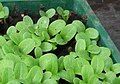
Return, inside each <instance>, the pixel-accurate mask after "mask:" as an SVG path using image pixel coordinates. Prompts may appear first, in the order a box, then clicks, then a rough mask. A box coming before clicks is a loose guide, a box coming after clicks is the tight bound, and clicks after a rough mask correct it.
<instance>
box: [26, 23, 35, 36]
mask: <svg viewBox="0 0 120 84" xmlns="http://www.w3.org/2000/svg"><path fill="white" fill-rule="evenodd" d="M35 27H36V26H35V25H31V26H29V27H28V31H29V32H30V33H32V34H33V33H34V32H35V30H36V29H35Z"/></svg>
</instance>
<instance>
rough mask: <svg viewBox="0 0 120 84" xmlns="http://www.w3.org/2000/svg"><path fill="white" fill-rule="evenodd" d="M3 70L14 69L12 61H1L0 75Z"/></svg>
mask: <svg viewBox="0 0 120 84" xmlns="http://www.w3.org/2000/svg"><path fill="white" fill-rule="evenodd" d="M5 68H11V69H12V70H13V68H14V62H13V61H12V60H6V59H3V60H1V61H0V74H1V73H2V72H3V71H4V69H5Z"/></svg>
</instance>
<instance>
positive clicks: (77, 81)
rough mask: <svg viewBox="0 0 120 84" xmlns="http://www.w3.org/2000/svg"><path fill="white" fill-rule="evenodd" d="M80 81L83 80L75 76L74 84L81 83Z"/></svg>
mask: <svg viewBox="0 0 120 84" xmlns="http://www.w3.org/2000/svg"><path fill="white" fill-rule="evenodd" d="M80 81H82V80H80V79H79V78H74V79H73V84H80Z"/></svg>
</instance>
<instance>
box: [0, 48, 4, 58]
mask: <svg viewBox="0 0 120 84" xmlns="http://www.w3.org/2000/svg"><path fill="white" fill-rule="evenodd" d="M4 56H5V55H4V52H3V50H2V49H1V48H0V60H1V59H3V58H4Z"/></svg>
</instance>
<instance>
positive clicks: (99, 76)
mask: <svg viewBox="0 0 120 84" xmlns="http://www.w3.org/2000/svg"><path fill="white" fill-rule="evenodd" d="M3 9H4V10H5V11H3ZM7 12H8V10H7V8H4V7H3V6H2V4H1V3H0V14H4V13H7ZM55 13H56V11H55V9H53V8H51V9H49V10H47V11H46V12H44V11H40V15H41V17H40V18H39V19H38V21H37V23H33V20H32V19H31V17H29V16H28V15H27V16H24V17H23V20H22V21H20V22H18V23H17V24H16V25H15V26H10V27H9V28H8V30H7V32H6V35H4V36H2V35H1V36H0V84H59V82H60V80H61V79H62V80H64V81H67V82H69V83H70V84H119V83H120V79H119V77H117V75H118V74H120V63H114V62H113V60H112V58H111V54H112V52H111V50H110V49H109V48H106V47H103V46H101V45H100V46H99V45H98V44H97V43H98V41H99V32H98V31H97V30H96V29H95V28H86V25H84V24H83V23H82V22H81V21H79V20H74V21H73V22H71V23H70V24H68V22H67V20H68V18H69V15H70V12H69V10H64V9H62V8H61V7H58V8H57V13H58V14H59V15H58V19H57V20H53V19H54V18H52V17H53V16H54V15H55ZM6 15H7V14H6ZM6 15H5V16H6ZM0 17H1V15H0ZM3 18H4V17H3ZM5 18H6V17H5ZM64 46H65V47H64ZM66 46H67V47H66ZM59 48H60V49H61V50H62V49H63V48H65V50H67V51H66V53H69V54H66V53H63V51H64V49H63V50H62V51H59ZM69 48H72V49H69ZM55 50H56V51H55ZM54 52H55V53H56V54H60V55H57V56H56V55H55V54H54ZM63 54H66V55H64V56H63ZM61 55H62V56H61Z"/></svg>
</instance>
